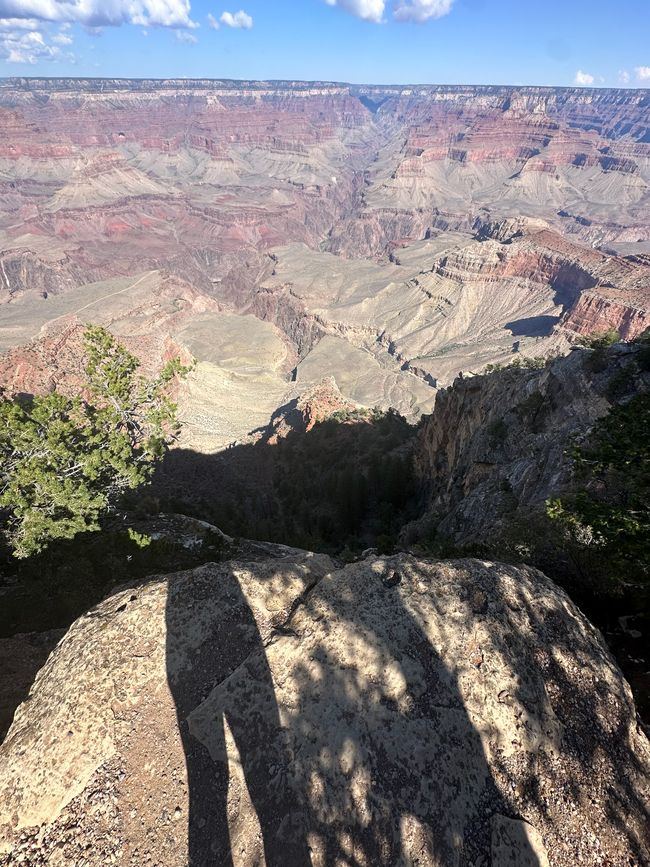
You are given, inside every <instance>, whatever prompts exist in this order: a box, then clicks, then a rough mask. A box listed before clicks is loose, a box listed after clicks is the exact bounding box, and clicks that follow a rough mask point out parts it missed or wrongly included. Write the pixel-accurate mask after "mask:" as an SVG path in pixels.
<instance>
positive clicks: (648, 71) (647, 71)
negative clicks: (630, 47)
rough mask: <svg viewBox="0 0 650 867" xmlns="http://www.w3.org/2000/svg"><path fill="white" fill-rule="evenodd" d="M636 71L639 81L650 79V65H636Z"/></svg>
mask: <svg viewBox="0 0 650 867" xmlns="http://www.w3.org/2000/svg"><path fill="white" fill-rule="evenodd" d="M634 71H635V72H636V77H637V78H638V79H639V81H650V66H635V67H634Z"/></svg>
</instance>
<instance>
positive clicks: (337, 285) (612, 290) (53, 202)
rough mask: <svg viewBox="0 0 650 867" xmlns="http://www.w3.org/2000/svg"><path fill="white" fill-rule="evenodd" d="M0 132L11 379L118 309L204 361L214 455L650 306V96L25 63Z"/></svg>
mask: <svg viewBox="0 0 650 867" xmlns="http://www.w3.org/2000/svg"><path fill="white" fill-rule="evenodd" d="M0 128H1V129H2V131H3V135H2V141H1V142H0V351H2V352H3V353H4V356H3V357H2V359H0V384H1V385H2V386H3V387H4V388H6V389H7V390H8V391H9V392H10V393H18V392H28V393H33V392H34V390H39V389H40V390H43V389H48V388H54V387H60V388H65V387H66V382H67V383H68V384H69V385H70V387H72V385H73V383H74V380H75V364H77V366H78V363H77V362H75V359H77V358H78V354H79V353H78V336H79V328H80V326H82V325H83V324H84V323H86V322H89V321H93V322H101V323H102V324H104V325H106V326H107V327H109V328H110V329H111V330H112V331H113V332H114V333H116V334H117V335H119V336H120V338H121V339H123V340H124V341H125V342H126V343H127V344H128V345H129V348H131V349H132V350H133V351H134V352H136V354H137V355H138V356H139V357H140V358H141V359H142V361H143V362H144V363H145V365H147V366H149V367H152V366H154V367H155V365H156V364H157V363H159V362H160V361H161V360H162V359H164V358H167V357H170V356H171V355H173V354H180V355H181V356H182V357H185V358H187V357H189V356H193V357H195V358H196V359H197V362H198V364H197V366H196V369H195V371H194V372H193V373H192V375H191V376H190V378H189V379H188V381H187V383H186V384H185V386H184V387H183V390H182V393H181V394H180V395H179V402H180V406H181V413H182V417H183V421H184V422H185V434H184V437H185V439H184V444H185V445H187V446H188V447H192V448H196V449H198V450H201V451H208V452H209V451H215V450H219V449H222V448H224V447H225V446H226V445H229V444H231V443H233V442H237V441H242V440H244V439H246V438H247V437H249V436H250V434H251V432H252V431H254V430H256V429H257V428H259V427H261V426H264V425H265V424H267V423H268V421H269V419H270V417H271V416H272V415H273V413H274V412H275V410H276V409H277V408H278V407H280V406H283V405H285V404H286V403H288V402H290V401H291V400H294V399H296V398H297V397H298V396H299V395H300V394H301V393H302V392H303V391H304V390H305V389H308V388H311V387H313V386H315V385H317V384H318V382H320V381H321V380H323V379H324V378H328V377H334V379H335V381H336V383H337V385H338V387H339V388H340V389H341V391H342V393H343V395H344V396H345V397H346V398H348V399H349V400H351V401H353V402H354V403H356V404H357V405H359V406H365V407H373V406H378V407H381V408H383V409H387V408H389V407H393V408H395V409H397V410H398V411H400V412H401V413H403V414H404V415H406V416H407V417H408V418H409V419H411V420H413V421H415V420H417V419H418V418H419V416H420V415H421V414H422V413H427V412H430V411H431V409H432V408H433V405H434V402H435V399H436V394H437V392H438V390H439V389H440V388H441V387H445V386H447V385H448V384H450V383H451V382H452V381H453V379H454V378H455V377H457V375H458V374H459V373H460V372H464V373H467V372H474V373H476V372H480V371H481V370H482V369H484V368H485V366H486V365H488V364H494V363H507V362H508V361H509V360H511V359H512V358H513V357H516V356H521V357H526V356H545V355H550V354H558V353H564V352H566V351H567V350H568V348H569V346H570V345H571V343H572V342H574V341H575V340H576V338H578V337H579V336H581V335H585V334H589V333H592V332H594V331H599V330H603V329H606V328H614V329H617V330H618V331H619V333H620V334H621V336H622V337H623V338H624V339H632V338H634V337H636V336H638V335H639V334H640V333H641V332H642V331H643V330H644V329H645V328H646V327H647V326H648V324H649V323H648V312H647V310H648V302H649V300H650V216H649V215H650V193H649V183H650V94H649V92H648V91H647V90H635V91H628V90H583V89H579V88H576V89H571V88H568V89H554V88H541V87H540V88H534V87H526V88H517V87H490V86H484V87H462V86H444V87H443V86H422V87H373V86H353V85H344V84H332V83H328V82H310V83H305V82H288V81H287V82H252V81H250V82H234V81H218V80H168V81H154V80H102V79H97V80H94V79H75V80H69V79H47V80H45V79H42V80H41V79H5V80H3V81H1V82H0Z"/></svg>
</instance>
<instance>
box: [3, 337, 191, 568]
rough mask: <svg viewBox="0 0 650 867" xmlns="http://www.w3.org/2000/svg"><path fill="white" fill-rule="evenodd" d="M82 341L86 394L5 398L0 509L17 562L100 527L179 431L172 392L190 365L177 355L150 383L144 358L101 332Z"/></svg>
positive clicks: (143, 480)
mask: <svg viewBox="0 0 650 867" xmlns="http://www.w3.org/2000/svg"><path fill="white" fill-rule="evenodd" d="M84 344H85V352H86V366H85V370H86V376H87V382H86V384H85V388H84V389H83V396H81V394H80V395H79V396H76V397H66V396H64V395H62V394H57V393H53V394H49V395H46V396H35V397H30V398H28V399H23V398H15V399H13V400H7V399H4V400H2V401H1V402H0V508H1V509H2V510H3V511H4V514H5V519H6V520H5V521H4V528H3V530H4V534H5V537H6V538H7V540H8V542H9V544H10V546H11V547H12V549H13V552H14V555H15V556H16V557H27V556H29V555H31V554H34V553H37V552H38V551H41V550H43V548H45V547H46V546H47V544H48V543H49V542H51V541H52V540H54V539H71V538H73V537H74V536H75V535H76V534H77V533H80V532H84V531H89V530H97V529H99V520H100V518H101V517H102V515H104V514H106V513H107V512H108V511H110V510H111V508H113V507H114V506H115V504H116V502H117V501H118V499H119V497H120V495H121V494H122V493H123V492H124V491H126V490H128V489H131V488H135V487H137V486H139V485H141V484H142V483H144V482H146V481H147V480H148V479H149V477H150V474H151V472H152V469H153V466H154V464H155V462H156V461H157V460H158V459H160V458H161V457H162V455H163V454H164V453H165V451H166V449H167V447H168V445H169V443H170V442H171V440H172V439H173V438H174V437H175V436H176V435H177V433H178V429H179V423H178V420H177V418H176V405H175V404H174V403H173V402H172V400H171V399H170V397H169V394H168V389H169V386H170V384H171V383H172V381H173V380H174V379H175V378H176V377H178V376H184V375H185V374H186V373H187V372H188V369H189V368H187V367H183V366H182V365H181V363H180V362H179V361H178V359H173V360H172V361H170V362H168V363H167V365H166V366H165V367H164V369H163V370H162V372H161V373H160V375H159V376H158V377H156V378H154V379H147V378H146V377H144V376H142V375H140V374H139V373H138V367H139V362H138V360H137V359H136V358H135V357H134V356H133V355H131V354H130V353H129V352H127V350H126V349H124V347H122V346H121V345H120V344H119V343H118V342H117V341H116V340H115V339H114V338H113V337H112V336H111V335H110V334H109V333H108V332H107V331H106V330H105V329H103V328H100V327H96V326H92V327H89V328H88V329H87V330H86V332H85V335H84Z"/></svg>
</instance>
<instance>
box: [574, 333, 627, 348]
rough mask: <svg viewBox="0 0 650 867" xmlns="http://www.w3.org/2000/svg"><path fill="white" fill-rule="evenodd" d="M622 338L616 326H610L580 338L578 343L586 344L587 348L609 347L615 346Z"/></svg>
mask: <svg viewBox="0 0 650 867" xmlns="http://www.w3.org/2000/svg"><path fill="white" fill-rule="evenodd" d="M620 339H621V336H620V334H619V333H618V331H616V329H615V328H608V329H607V330H606V331H594V332H592V333H591V334H587V335H585V336H583V337H580V338H579V339H578V344H579V345H580V346H584V347H585V349H607V348H608V347H609V346H613V345H614V344H615V343H618V341H619V340H620Z"/></svg>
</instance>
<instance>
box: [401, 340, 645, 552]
mask: <svg viewBox="0 0 650 867" xmlns="http://www.w3.org/2000/svg"><path fill="white" fill-rule="evenodd" d="M637 351H638V346H635V345H632V344H617V345H615V346H614V347H612V348H611V349H610V350H609V352H608V356H607V358H606V361H605V364H604V369H602V370H598V371H596V372H594V371H593V370H592V369H591V368H590V366H589V359H590V356H591V351H590V350H586V349H584V350H576V351H574V352H571V353H569V355H568V356H564V357H560V358H556V359H555V360H554V361H553V362H552V363H550V365H549V366H547V367H542V368H541V369H537V370H535V369H533V370H528V369H513V368H510V369H509V368H506V369H504V370H502V371H500V372H498V373H496V374H494V375H489V376H468V377H465V378H460V379H457V380H456V381H455V382H454V384H453V386H451V387H450V388H448V389H445V390H444V391H443V392H440V393H439V395H438V398H437V400H436V409H435V412H434V413H433V414H432V415H430V416H428V417H427V419H426V420H425V423H424V425H423V427H422V430H421V432H420V434H419V436H418V442H417V447H416V466H417V472H418V475H419V477H420V479H421V481H422V484H423V486H424V487H425V489H426V491H427V494H428V501H429V512H428V516H427V517H425V519H424V520H423V521H420V522H419V523H420V525H421V527H422V528H425V529H426V528H427V527H430V525H431V523H433V524H435V525H436V527H437V530H438V533H439V534H440V535H441V536H443V537H446V538H449V539H452V540H453V541H455V542H458V543H461V544H467V543H471V542H476V541H479V542H485V541H488V542H491V541H493V540H494V537H495V534H497V533H500V532H501V531H502V530H503V529H504V528H506V529H507V528H508V527H511V525H512V521H513V513H514V512H515V510H516V512H517V516H516V517H517V518H518V519H520V520H521V516H522V515H527V514H531V513H536V512H539V511H540V510H541V511H544V504H545V501H546V500H547V499H548V498H550V497H557V496H559V495H560V494H561V493H562V492H563V491H565V490H566V489H567V487H568V486H569V484H570V482H571V460H570V457H569V456H567V450H568V449H569V448H570V446H571V445H572V443H573V441H574V440H577V441H578V442H580V441H581V439H584V437H585V436H586V435H587V434H588V432H589V431H590V430H591V428H592V427H593V425H594V423H595V422H596V421H597V420H598V419H599V418H601V417H602V416H604V415H606V414H607V413H608V412H609V410H610V409H611V408H612V406H613V405H614V404H617V403H623V402H625V401H626V400H629V399H630V398H631V397H633V396H634V395H636V394H640V393H643V392H647V391H648V389H649V388H650V374H648V373H647V372H642V371H640V370H639V369H638V367H637V365H636V363H635V361H634V358H635V355H636V353H637ZM413 530H414V531H415V532H417V527H415V526H414V527H413Z"/></svg>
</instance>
